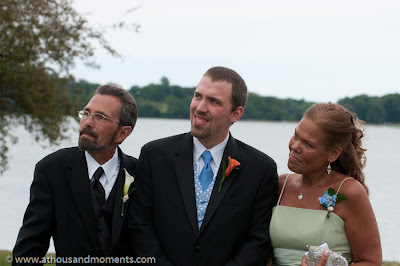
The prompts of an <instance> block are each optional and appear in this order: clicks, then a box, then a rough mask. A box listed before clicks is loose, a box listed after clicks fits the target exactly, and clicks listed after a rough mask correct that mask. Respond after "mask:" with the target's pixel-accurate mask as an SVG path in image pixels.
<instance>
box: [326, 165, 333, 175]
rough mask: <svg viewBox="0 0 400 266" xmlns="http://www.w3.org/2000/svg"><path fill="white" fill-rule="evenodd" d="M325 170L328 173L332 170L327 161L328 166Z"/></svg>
mask: <svg viewBox="0 0 400 266" xmlns="http://www.w3.org/2000/svg"><path fill="white" fill-rule="evenodd" d="M326 171H327V172H328V175H330V174H331V172H332V167H331V163H328V167H327V168H326Z"/></svg>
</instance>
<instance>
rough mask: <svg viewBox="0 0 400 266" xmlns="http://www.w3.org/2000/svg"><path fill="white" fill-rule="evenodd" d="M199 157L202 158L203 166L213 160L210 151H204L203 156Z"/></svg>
mask: <svg viewBox="0 0 400 266" xmlns="http://www.w3.org/2000/svg"><path fill="white" fill-rule="evenodd" d="M201 157H202V158H203V161H204V163H205V164H208V163H210V162H211V160H212V159H213V157H212V155H211V152H210V151H207V150H206V151H204V152H203V154H202V155H201Z"/></svg>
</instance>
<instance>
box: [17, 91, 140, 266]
mask: <svg viewBox="0 0 400 266" xmlns="http://www.w3.org/2000/svg"><path fill="white" fill-rule="evenodd" d="M78 117H79V118H80V134H79V147H72V148H66V149H61V150H59V151H56V152H55V153H53V154H50V155H48V156H47V157H45V158H44V159H42V160H41V161H40V162H39V163H38V164H37V165H36V168H35V173H34V179H33V183H32V186H31V196H30V202H29V205H28V207H27V210H26V213H25V216H24V221H23V225H22V227H21V229H20V232H19V234H18V238H17V242H16V245H15V247H14V250H13V256H14V257H37V258H42V257H44V256H45V254H46V252H47V250H48V247H49V241H50V238H51V237H53V240H54V246H55V250H56V256H57V259H59V260H58V261H57V262H59V261H62V262H63V263H69V262H70V260H72V261H71V262H74V261H73V259H74V258H76V259H79V258H91V260H89V259H86V261H83V262H82V261H78V262H77V263H88V262H89V263H96V262H104V260H99V261H96V260H93V258H101V257H121V256H125V255H127V254H128V250H127V248H128V247H127V246H126V241H125V240H124V237H125V235H126V234H125V233H124V231H125V228H126V221H125V217H126V215H125V214H126V213H125V212H126V207H127V206H128V204H129V201H130V200H129V195H128V196H126V194H127V193H129V192H131V191H129V192H128V188H129V186H130V184H131V183H132V181H133V177H132V176H133V171H134V168H135V167H136V161H137V160H136V159H135V158H133V157H130V156H128V155H126V154H124V153H123V152H122V151H121V149H120V148H119V147H118V145H119V144H120V143H122V142H123V141H124V140H125V139H126V138H127V137H128V136H129V135H130V134H131V132H132V130H133V128H134V126H135V123H136V120H137V107H136V102H135V99H134V98H133V97H132V95H131V94H129V93H128V92H127V91H126V90H124V89H121V88H119V87H117V86H113V85H104V86H100V87H99V88H98V89H97V90H96V92H95V95H94V96H93V97H92V99H91V100H90V101H89V103H88V104H87V105H86V106H85V107H84V108H83V110H81V111H78ZM132 187H133V186H132ZM132 187H131V189H130V190H132ZM14 263H15V259H14ZM15 264H17V263H15ZM22 264H26V263H22Z"/></svg>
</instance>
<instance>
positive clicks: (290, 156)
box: [289, 153, 300, 162]
mask: <svg viewBox="0 0 400 266" xmlns="http://www.w3.org/2000/svg"><path fill="white" fill-rule="evenodd" d="M289 160H291V161H295V162H299V161H300V160H299V159H298V158H296V157H295V156H293V155H292V154H290V153H289Z"/></svg>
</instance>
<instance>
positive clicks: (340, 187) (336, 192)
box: [336, 177, 354, 195]
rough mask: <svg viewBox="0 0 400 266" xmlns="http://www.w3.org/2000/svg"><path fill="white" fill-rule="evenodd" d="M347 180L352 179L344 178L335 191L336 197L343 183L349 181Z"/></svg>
mask: <svg viewBox="0 0 400 266" xmlns="http://www.w3.org/2000/svg"><path fill="white" fill-rule="evenodd" d="M349 179H354V178H352V177H348V178H345V179H344V180H343V181H342V183H340V186H339V188H338V190H337V191H336V195H337V194H339V190H340V188H341V187H342V185H343V183H344V181H346V180H349Z"/></svg>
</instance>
